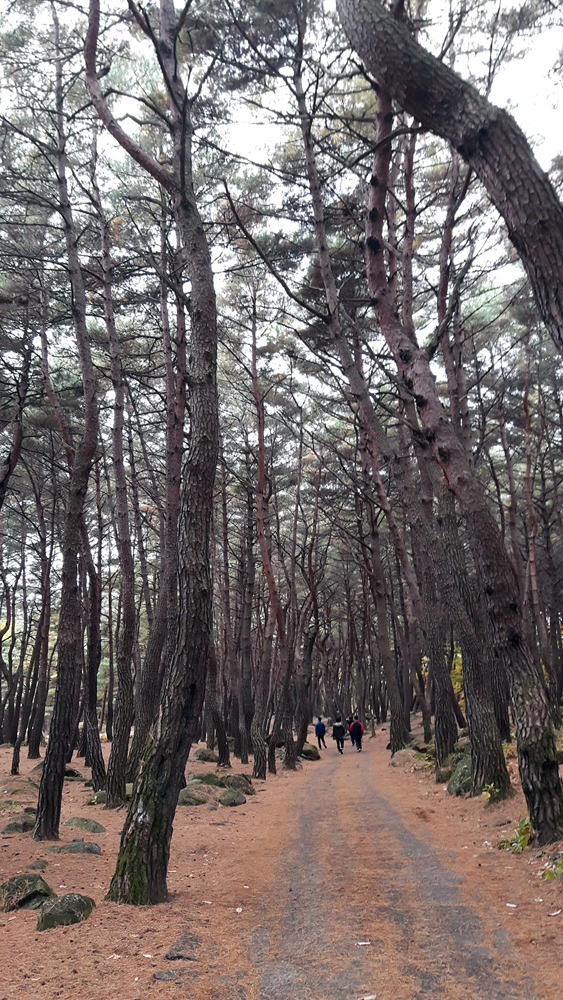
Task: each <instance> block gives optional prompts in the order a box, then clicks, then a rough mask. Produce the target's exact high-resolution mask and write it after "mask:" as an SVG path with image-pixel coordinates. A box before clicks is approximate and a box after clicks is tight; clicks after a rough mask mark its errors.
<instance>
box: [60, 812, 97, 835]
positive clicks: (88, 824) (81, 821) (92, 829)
mask: <svg viewBox="0 0 563 1000" xmlns="http://www.w3.org/2000/svg"><path fill="white" fill-rule="evenodd" d="M63 826H76V827H78V829H79V830H87V831H88V833H105V832H106V828H105V826H102V824H101V823H98V822H96V820H95V819H86V818H85V817H84V816H73V817H72V818H71V819H65V821H64V823H63Z"/></svg>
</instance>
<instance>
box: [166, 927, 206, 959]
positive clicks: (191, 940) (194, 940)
mask: <svg viewBox="0 0 563 1000" xmlns="http://www.w3.org/2000/svg"><path fill="white" fill-rule="evenodd" d="M199 945H200V940H199V938H198V937H197V935H196V934H192V932H191V931H182V933H181V934H180V937H178V938H176V940H175V941H174V943H173V945H172V947H171V948H169V950H168V951H167V952H166V955H165V956H164V957H165V958H167V959H168V961H169V962H173V961H176V960H177V959H183V961H185V962H195V960H196V958H197V955H196V948H199Z"/></svg>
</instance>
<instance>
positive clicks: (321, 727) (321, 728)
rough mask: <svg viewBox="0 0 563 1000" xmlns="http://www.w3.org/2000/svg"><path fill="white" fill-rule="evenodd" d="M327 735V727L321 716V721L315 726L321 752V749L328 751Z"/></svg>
mask: <svg viewBox="0 0 563 1000" xmlns="http://www.w3.org/2000/svg"><path fill="white" fill-rule="evenodd" d="M325 733H326V726H325V724H324V722H323V720H322V719H321V717H320V715H319V721H318V722H317V724H316V726H315V736H316V737H317V742H318V744H319V750H320V749H321V747H324V748H325V750H326V749H327V745H326V743H325Z"/></svg>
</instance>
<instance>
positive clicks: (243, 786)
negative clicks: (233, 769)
mask: <svg viewBox="0 0 563 1000" xmlns="http://www.w3.org/2000/svg"><path fill="white" fill-rule="evenodd" d="M223 781H224V783H225V785H226V787H227V788H236V789H238V791H239V792H243V793H244V795H256V789H255V788H253V787H252V778H249V777H248V775H247V774H226V775H225V777H224V778H223Z"/></svg>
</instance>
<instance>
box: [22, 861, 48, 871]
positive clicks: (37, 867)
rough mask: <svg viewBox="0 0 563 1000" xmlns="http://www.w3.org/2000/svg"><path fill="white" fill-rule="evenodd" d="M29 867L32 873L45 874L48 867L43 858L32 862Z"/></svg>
mask: <svg viewBox="0 0 563 1000" xmlns="http://www.w3.org/2000/svg"><path fill="white" fill-rule="evenodd" d="M27 867H28V868H29V869H30V871H38V872H44V871H45V869H46V867H47V862H46V861H44V860H43V858H37V861H32V862H31V864H30V865H28V866H27Z"/></svg>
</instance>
